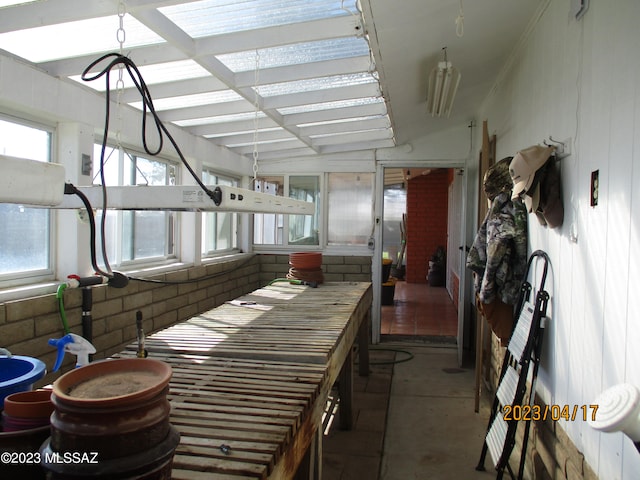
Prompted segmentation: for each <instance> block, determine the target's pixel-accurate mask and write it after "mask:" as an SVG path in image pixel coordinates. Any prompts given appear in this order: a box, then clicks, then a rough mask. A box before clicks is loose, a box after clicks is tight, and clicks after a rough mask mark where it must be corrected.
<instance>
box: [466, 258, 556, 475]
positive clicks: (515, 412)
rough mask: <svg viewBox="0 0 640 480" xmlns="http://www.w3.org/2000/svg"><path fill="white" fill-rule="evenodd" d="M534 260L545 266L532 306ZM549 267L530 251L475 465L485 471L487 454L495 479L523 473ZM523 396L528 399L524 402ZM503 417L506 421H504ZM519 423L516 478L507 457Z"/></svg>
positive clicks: (546, 262) (546, 301) (545, 306)
mask: <svg viewBox="0 0 640 480" xmlns="http://www.w3.org/2000/svg"><path fill="white" fill-rule="evenodd" d="M536 258H540V259H542V261H543V262H544V264H543V271H542V277H541V280H540V287H539V290H538V292H537V294H536V299H535V304H531V301H530V297H531V291H532V285H531V283H530V282H528V280H527V279H528V277H529V270H530V269H531V265H532V262H533V260H534V259H536ZM548 265H549V256H548V255H547V254H546V253H545V252H543V251H541V250H536V251H535V252H533V253H532V254H531V257H529V261H528V262H527V270H526V274H525V280H524V282H523V283H522V286H521V288H520V296H519V299H518V304H517V306H516V312H517V314H518V317H517V321H516V323H515V326H514V329H513V332H512V334H511V338H510V339H509V345H508V347H507V351H506V352H505V356H504V360H503V363H502V370H501V372H500V381H499V383H498V389H497V391H496V395H495V398H494V401H493V406H492V408H491V416H490V417H489V425H488V426H487V434H486V437H485V441H484V444H483V446H482V453H481V454H480V461H479V462H478V465H477V466H476V470H479V471H484V470H485V468H484V460H485V457H486V455H487V451H489V453H490V454H491V458H492V460H493V464H494V466H495V469H496V471H497V472H498V474H497V476H496V479H498V480H500V479H501V478H502V476H503V474H504V471H505V469H507V470H508V471H509V474H510V475H511V478H517V479H518V480H522V475H523V473H524V462H525V458H526V450H527V442H528V440H529V430H530V428H531V418H532V417H533V416H534V415H533V408H532V407H533V405H534V400H535V391H536V377H537V374H538V367H539V365H540V352H541V349H542V337H543V331H544V320H545V316H546V311H547V303H548V300H549V294H548V293H547V292H546V291H545V290H544V284H545V281H546V278H547V267H548ZM530 368H531V373H532V375H531V386H530V389H529V390H528V395H527V377H528V375H529V370H530ZM525 396H526V397H527V398H526V399H525ZM505 407H506V409H505ZM523 407H524V408H523ZM505 414H510V415H505ZM505 417H507V418H506V419H505ZM521 423H523V424H524V435H523V440H522V452H521V454H520V465H519V469H518V476H517V477H516V476H515V475H514V473H513V471H512V470H511V466H510V465H509V457H510V456H511V453H512V451H513V449H514V447H515V445H516V432H517V430H518V425H519V424H521Z"/></svg>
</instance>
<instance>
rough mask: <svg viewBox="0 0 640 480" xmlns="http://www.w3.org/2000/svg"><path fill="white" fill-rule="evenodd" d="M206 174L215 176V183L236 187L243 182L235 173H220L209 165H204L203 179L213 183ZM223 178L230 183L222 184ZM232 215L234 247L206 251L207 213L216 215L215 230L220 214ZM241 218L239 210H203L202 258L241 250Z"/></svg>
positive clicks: (201, 227)
mask: <svg viewBox="0 0 640 480" xmlns="http://www.w3.org/2000/svg"><path fill="white" fill-rule="evenodd" d="M205 174H206V175H209V176H211V177H213V178H214V179H215V183H214V184H215V185H231V186H234V187H239V186H240V183H241V179H240V178H237V177H234V176H233V175H227V174H223V173H219V172H217V171H216V170H215V169H213V168H210V167H208V166H206V165H205V166H203V167H202V175H201V178H202V181H203V182H204V183H205V185H213V184H212V183H208V179H206V178H205ZM221 180H223V181H225V182H228V183H224V184H221V183H220V181H221ZM222 214H224V215H232V221H231V223H232V227H231V229H232V232H231V237H232V243H233V244H234V246H233V247H231V248H224V249H214V250H207V251H205V244H206V243H207V242H206V236H207V231H206V229H207V218H206V217H207V215H213V216H214V222H213V223H214V225H215V226H214V227H213V228H214V230H217V222H218V217H219V216H220V215H222ZM239 229H240V218H239V214H238V212H216V211H211V212H203V213H202V222H201V226H200V236H201V238H202V244H201V248H200V250H201V251H200V257H201V259H202V261H207V260H209V259H212V258H216V257H220V256H224V255H229V254H230V253H237V252H239V251H240V248H239V244H240V238H239V235H240V230H239ZM215 241H216V243H217V242H218V236H217V234H216V240H215Z"/></svg>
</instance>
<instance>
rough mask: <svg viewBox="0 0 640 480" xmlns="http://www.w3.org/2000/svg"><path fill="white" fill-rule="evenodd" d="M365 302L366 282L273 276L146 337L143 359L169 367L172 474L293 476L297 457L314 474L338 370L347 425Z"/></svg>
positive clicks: (227, 478) (191, 479) (236, 479)
mask: <svg viewBox="0 0 640 480" xmlns="http://www.w3.org/2000/svg"><path fill="white" fill-rule="evenodd" d="M371 300H372V290H371V284H370V283H348V282H345V283H342V282H336V283H325V284H321V285H320V286H319V287H318V288H311V287H307V286H299V285H291V284H289V283H288V282H278V283H275V284H273V285H270V286H267V287H264V288H261V289H259V290H256V291H254V292H252V293H250V294H248V295H245V296H242V297H240V298H238V299H236V300H234V301H232V302H227V303H225V304H224V305H221V306H219V307H217V308H215V309H213V310H210V311H208V312H205V313H202V314H200V315H197V316H195V317H193V318H191V319H189V320H187V321H185V322H182V323H179V324H176V325H174V326H172V327H170V328H167V329H165V330H162V331H160V332H158V333H156V334H154V335H151V336H149V337H147V339H146V348H147V350H148V352H149V357H150V358H156V359H159V360H163V361H165V362H167V363H169V364H170V365H171V366H172V368H173V377H172V380H171V383H170V393H169V398H170V401H171V406H172V408H171V423H172V424H173V425H174V426H175V427H176V428H177V429H178V431H179V432H180V435H181V439H180V444H179V446H178V448H177V450H176V454H175V457H174V463H173V474H172V478H173V479H175V480H180V479H185V480H198V479H208V480H241V479H266V478H269V479H290V478H294V476H295V475H296V472H297V471H298V470H299V467H300V465H303V467H302V468H300V470H301V471H302V472H303V474H302V475H300V473H298V475H299V476H302V477H308V478H314V479H320V478H321V463H322V462H321V444H322V441H321V440H322V438H321V435H322V432H321V430H322V429H321V428H319V427H320V425H321V423H322V415H323V412H324V410H325V406H326V402H327V398H328V396H329V394H330V392H331V388H332V386H333V385H334V383H335V382H336V380H337V379H338V378H339V379H340V381H339V394H340V420H341V423H342V425H341V426H342V428H347V429H348V428H350V427H351V418H352V406H351V405H352V390H353V382H352V372H353V358H352V352H353V348H352V347H353V345H354V342H355V340H356V339H358V340H359V349H358V352H359V355H360V358H359V360H360V362H359V367H360V374H364V375H366V374H367V373H368V369H369V365H368V340H369V332H368V324H369V321H368V320H369V313H370V307H371ZM135 348H136V346H135V345H131V346H129V348H127V350H126V351H125V352H122V354H121V355H119V356H132V355H134V354H135ZM343 367H344V368H343Z"/></svg>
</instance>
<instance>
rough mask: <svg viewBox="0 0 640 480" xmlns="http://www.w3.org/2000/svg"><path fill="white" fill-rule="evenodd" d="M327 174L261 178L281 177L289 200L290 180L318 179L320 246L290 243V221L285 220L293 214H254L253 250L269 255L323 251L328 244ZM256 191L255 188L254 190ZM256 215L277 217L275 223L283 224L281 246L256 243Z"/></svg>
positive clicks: (279, 175)
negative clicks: (293, 251) (294, 251)
mask: <svg viewBox="0 0 640 480" xmlns="http://www.w3.org/2000/svg"><path fill="white" fill-rule="evenodd" d="M325 175H326V174H325V173H318V172H293V173H278V174H276V173H274V174H271V173H269V174H265V175H262V176H260V177H259V180H265V179H267V180H268V179H273V178H275V177H281V178H282V179H283V184H282V190H283V195H282V196H283V197H284V196H286V197H287V198H288V197H289V195H290V193H289V190H290V178H291V177H316V178H318V199H319V204H316V212H315V215H316V216H317V222H316V223H317V228H318V230H319V231H318V244H317V245H308V244H297V243H290V241H289V221H288V220H289V219H287V220H285V218H284V217H285V216H287V217H289V216H291V215H293V214H281V213H277V214H253V215H252V216H253V218H252V235H251V238H250V242H251V246H252V248H253V250H254V251H256V252H258V253H269V252H276V253H277V252H283V251H290V250H292V249H295V250H302V251H304V250H310V251H318V250H322V249H323V248H324V246H325V244H326V241H325V238H326V237H325V228H326V225H325V222H324V218H326V217H325V210H324V202H323V201H322V199H323V198H325V191H324V188H325V187H324V185H325ZM254 189H255V188H254ZM256 215H275V221H276V223H277V224H281V225H282V227H281V228H282V231H281V232H280V234H281V235H282V239H283V242H282V243H281V244H278V243H274V244H269V243H255V238H256V237H255V235H256V233H255V228H256V217H255V216H256Z"/></svg>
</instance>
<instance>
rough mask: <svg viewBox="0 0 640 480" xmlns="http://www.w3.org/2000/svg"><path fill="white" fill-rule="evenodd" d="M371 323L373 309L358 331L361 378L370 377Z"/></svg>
mask: <svg viewBox="0 0 640 480" xmlns="http://www.w3.org/2000/svg"><path fill="white" fill-rule="evenodd" d="M370 323H371V309H369V310H368V311H367V314H366V315H365V317H364V318H363V319H362V323H361V324H360V329H359V330H358V374H359V375H360V376H361V377H368V376H369V325H370Z"/></svg>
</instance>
